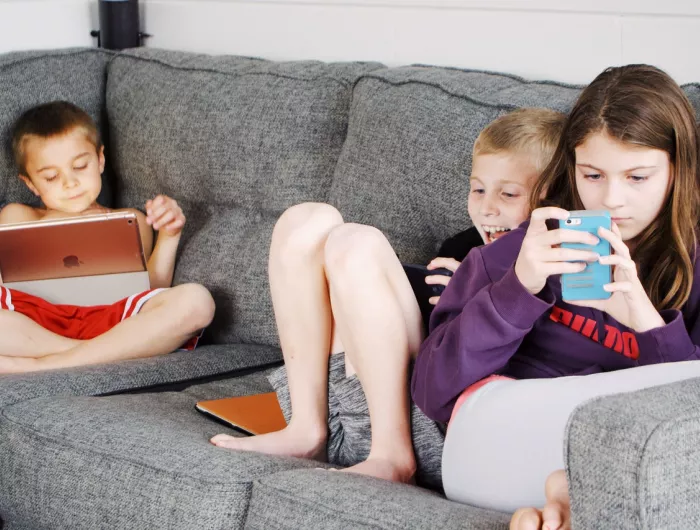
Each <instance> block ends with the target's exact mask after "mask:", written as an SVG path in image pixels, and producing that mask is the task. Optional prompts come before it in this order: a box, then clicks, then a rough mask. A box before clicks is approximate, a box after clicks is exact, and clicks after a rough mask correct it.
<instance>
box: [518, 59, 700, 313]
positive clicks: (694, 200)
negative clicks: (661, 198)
mask: <svg viewBox="0 0 700 530" xmlns="http://www.w3.org/2000/svg"><path fill="white" fill-rule="evenodd" d="M597 132H605V133H607V134H608V135H609V136H611V137H612V138H615V139H617V140H619V141H621V142H624V143H629V144H634V145H638V146H644V147H649V148H653V149H660V150H663V151H666V152H667V153H668V155H669V159H670V162H671V179H672V180H671V185H670V191H669V194H668V197H667V199H666V201H665V202H664V204H663V206H662V208H661V211H660V213H659V215H658V216H657V217H656V219H655V220H654V221H653V222H652V223H651V224H650V225H649V226H648V227H647V228H646V229H644V230H643V231H642V233H641V234H640V235H639V236H637V238H638V240H637V245H636V247H635V251H634V254H633V256H632V258H633V259H634V261H635V263H637V266H638V267H639V274H640V279H641V281H642V284H643V285H644V289H645V290H646V292H647V295H648V296H649V299H650V300H651V302H652V303H653V304H654V307H656V308H657V309H658V310H661V309H670V308H675V309H680V308H681V306H683V304H685V302H686V301H687V300H688V296H689V295H690V290H691V287H692V285H693V260H694V259H695V249H696V244H697V227H698V213H700V211H699V210H700V208H699V204H700V191H699V186H700V179H699V178H698V170H699V168H698V156H699V153H700V144H699V143H698V131H697V126H696V123H695V112H694V110H693V107H692V105H691V104H690V102H689V101H688V98H687V97H686V96H685V94H684V92H683V90H682V89H681V88H680V87H679V86H678V84H676V82H675V81H673V79H671V78H670V77H669V76H668V75H667V74H666V73H664V72H662V71H661V70H659V69H658V68H654V67H653V66H647V65H629V66H621V67H616V68H608V69H607V70H605V71H604V72H603V73H602V74H600V75H599V76H598V77H596V78H595V80H594V81H593V82H592V83H591V84H590V85H588V87H586V88H585V89H584V90H583V92H582V93H581V95H580V97H579V99H578V101H577V102H576V104H575V105H574V108H573V109H572V110H571V113H570V114H569V116H568V118H567V120H566V124H565V126H564V131H563V133H562V136H561V139H560V140H559V145H558V146H557V149H556V151H555V153H554V157H553V158H552V161H551V162H550V164H549V165H548V166H547V168H546V169H545V170H544V172H543V174H542V177H541V178H540V179H539V180H538V182H537V184H536V185H535V188H534V189H533V191H532V195H531V206H532V207H533V208H537V207H540V206H543V205H556V206H560V207H562V208H564V209H567V210H580V209H583V204H582V202H581V198H580V197H579V194H578V191H577V189H576V174H575V163H576V157H575V152H574V149H575V148H576V147H577V146H579V145H581V144H582V143H583V142H584V141H585V140H586V138H587V137H588V136H589V135H591V134H593V133H597Z"/></svg>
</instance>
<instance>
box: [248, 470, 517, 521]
mask: <svg viewBox="0 0 700 530" xmlns="http://www.w3.org/2000/svg"><path fill="white" fill-rule="evenodd" d="M509 520H510V516H509V515H507V514H503V513H498V512H493V511H490V510H482V509H479V508H474V507H473V506H467V505H464V504H458V503H455V502H450V501H448V500H446V499H445V498H444V497H442V496H440V495H438V494H437V493H434V492H430V491H427V490H424V489H421V488H418V487H415V486H408V485H404V484H395V483H391V482H386V481H383V480H378V479H374V478H370V477H364V476H360V475H353V474H351V473H341V472H335V471H324V470H316V469H299V470H294V471H285V472H280V473H276V474H274V475H270V476H267V477H263V478H260V479H258V480H256V481H255V482H254V483H253V495H252V498H251V501H250V508H249V510H248V518H247V520H246V525H245V528H246V529H250V530H268V529H276V530H282V529H289V530H296V529H299V528H323V529H325V530H345V529H347V528H374V529H378V528H381V529H387V530H389V529H396V530H398V529H405V528H426V529H427V528H440V529H446V530H447V529H450V530H451V529H463V530H501V529H506V528H508V521H509Z"/></svg>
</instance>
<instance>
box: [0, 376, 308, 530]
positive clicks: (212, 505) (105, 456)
mask: <svg viewBox="0 0 700 530" xmlns="http://www.w3.org/2000/svg"><path fill="white" fill-rule="evenodd" d="M269 390H270V386H269V383H268V382H267V379H266V378H265V377H264V375H263V373H256V374H252V375H248V376H245V377H241V378H237V379H231V380H226V381H218V382H215V383H209V384H206V385H200V386H196V387H191V388H189V389H187V390H185V391H182V392H163V393H157V394H136V395H121V396H110V397H92V398H89V397H73V398H67V397H66V398H51V399H46V398H40V399H35V400H32V401H25V402H22V403H18V404H16V405H12V406H8V407H5V408H3V409H2V410H1V411H0V455H2V458H0V476H2V477H12V480H1V481H0V506H2V516H3V518H4V519H5V523H6V525H7V527H8V528H14V527H15V526H14V525H17V526H22V527H27V528H75V529H94V528H153V529H157V528H175V527H177V528H201V529H227V530H228V529H231V528H240V527H242V525H243V522H244V519H245V515H246V512H247V508H248V502H249V498H250V493H251V490H252V482H253V481H254V480H257V479H259V478H262V477H263V476H265V475H269V474H272V473H275V472H279V471H284V470H289V469H292V468H296V467H312V466H317V465H318V463H315V462H310V461H306V460H299V459H293V458H282V457H272V456H265V455H260V454H256V453H249V452H234V451H229V450H225V449H220V448H217V447H215V446H213V445H211V444H210V443H209V439H210V438H211V437H212V436H213V435H215V434H218V433H221V432H230V433H233V431H231V430H228V429H227V428H225V427H223V426H221V425H219V424H217V423H215V422H213V421H211V420H209V419H207V418H205V417H204V416H203V415H201V414H199V413H198V412H196V411H195V409H194V405H195V403H196V402H197V401H198V400H201V399H215V398H221V397H228V396H230V395H234V394H240V395H246V394H253V393H259V392H265V391H269Z"/></svg>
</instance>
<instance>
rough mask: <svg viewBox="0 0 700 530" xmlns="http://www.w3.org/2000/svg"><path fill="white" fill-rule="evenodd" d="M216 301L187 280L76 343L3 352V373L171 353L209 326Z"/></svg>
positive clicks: (198, 286)
mask: <svg viewBox="0 0 700 530" xmlns="http://www.w3.org/2000/svg"><path fill="white" fill-rule="evenodd" d="M213 316H214V301H213V299H212V297H211V295H210V294H209V291H207V290H206V289H205V288H204V287H202V286H201V285H196V284H186V285H179V286H177V287H173V288H172V289H168V290H167V291H164V292H162V293H158V294H157V295H155V296H154V297H153V298H151V299H150V300H149V301H147V302H146V303H145V304H144V305H143V307H142V308H141V311H139V313H138V314H137V315H134V316H132V317H130V318H128V319H126V320H124V321H123V322H120V323H119V324H117V325H116V326H115V327H114V328H112V329H111V330H109V331H107V332H106V333H103V334H102V335H100V336H98V337H95V338H94V339H91V340H86V341H82V342H79V343H78V344H77V345H75V346H74V347H72V348H70V349H67V350H64V351H60V352H56V353H52V354H49V355H45V356H43V357H38V358H17V357H0V373H14V372H31V371H38V370H51V369H56V368H69V367H74V366H83V365H87V364H98V363H107V362H113V361H123V360H126V359H137V358H142V357H152V356H155V355H161V354H165V353H170V352H172V351H173V350H175V349H177V348H178V347H179V346H181V345H182V344H184V343H185V342H186V341H187V340H188V339H190V338H191V337H192V336H194V334H195V333H196V332H197V331H198V330H200V329H202V328H204V327H206V326H208V325H209V323H210V322H211V320H212V318H213Z"/></svg>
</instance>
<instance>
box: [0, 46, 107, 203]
mask: <svg viewBox="0 0 700 530" xmlns="http://www.w3.org/2000/svg"><path fill="white" fill-rule="evenodd" d="M111 57H112V54H111V53H109V52H105V51H103V50H97V49H92V48H81V49H66V50H56V51H29V52H13V53H8V54H4V55H0V94H1V96H0V207H2V206H3V205H5V204H7V203H10V202H22V203H26V204H33V205H39V204H40V202H39V200H38V199H37V198H36V197H35V196H34V195H33V194H32V193H30V191H29V190H28V189H27V187H26V186H25V185H24V184H23V183H22V182H21V181H20V180H19V179H18V178H17V168H16V167H15V165H14V161H13V159H12V149H11V138H10V134H11V129H12V126H13V124H14V123H15V121H16V120H17V118H19V116H20V115H21V114H22V113H23V112H24V111H25V110H27V109H29V108H30V107H33V106H35V105H39V104H41V103H46V102H49V101H54V100H67V101H70V102H71V103H75V104H76V105H78V106H79V107H81V108H82V109H84V110H85V111H86V112H87V113H88V114H90V116H92V118H93V119H94V120H95V122H96V123H97V125H98V127H99V128H100V130H101V132H102V135H103V137H104V139H105V141H108V138H107V136H106V135H107V131H108V129H107V124H106V112H105V105H104V97H105V71H106V66H107V63H108V62H109V60H110V59H111ZM112 180H113V178H112V170H111V166H110V165H109V163H108V164H107V166H106V169H105V173H104V175H103V179H102V182H103V185H102V193H101V195H100V198H99V200H100V201H101V202H102V204H104V205H105V206H110V205H111V202H112V190H111V188H112Z"/></svg>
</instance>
